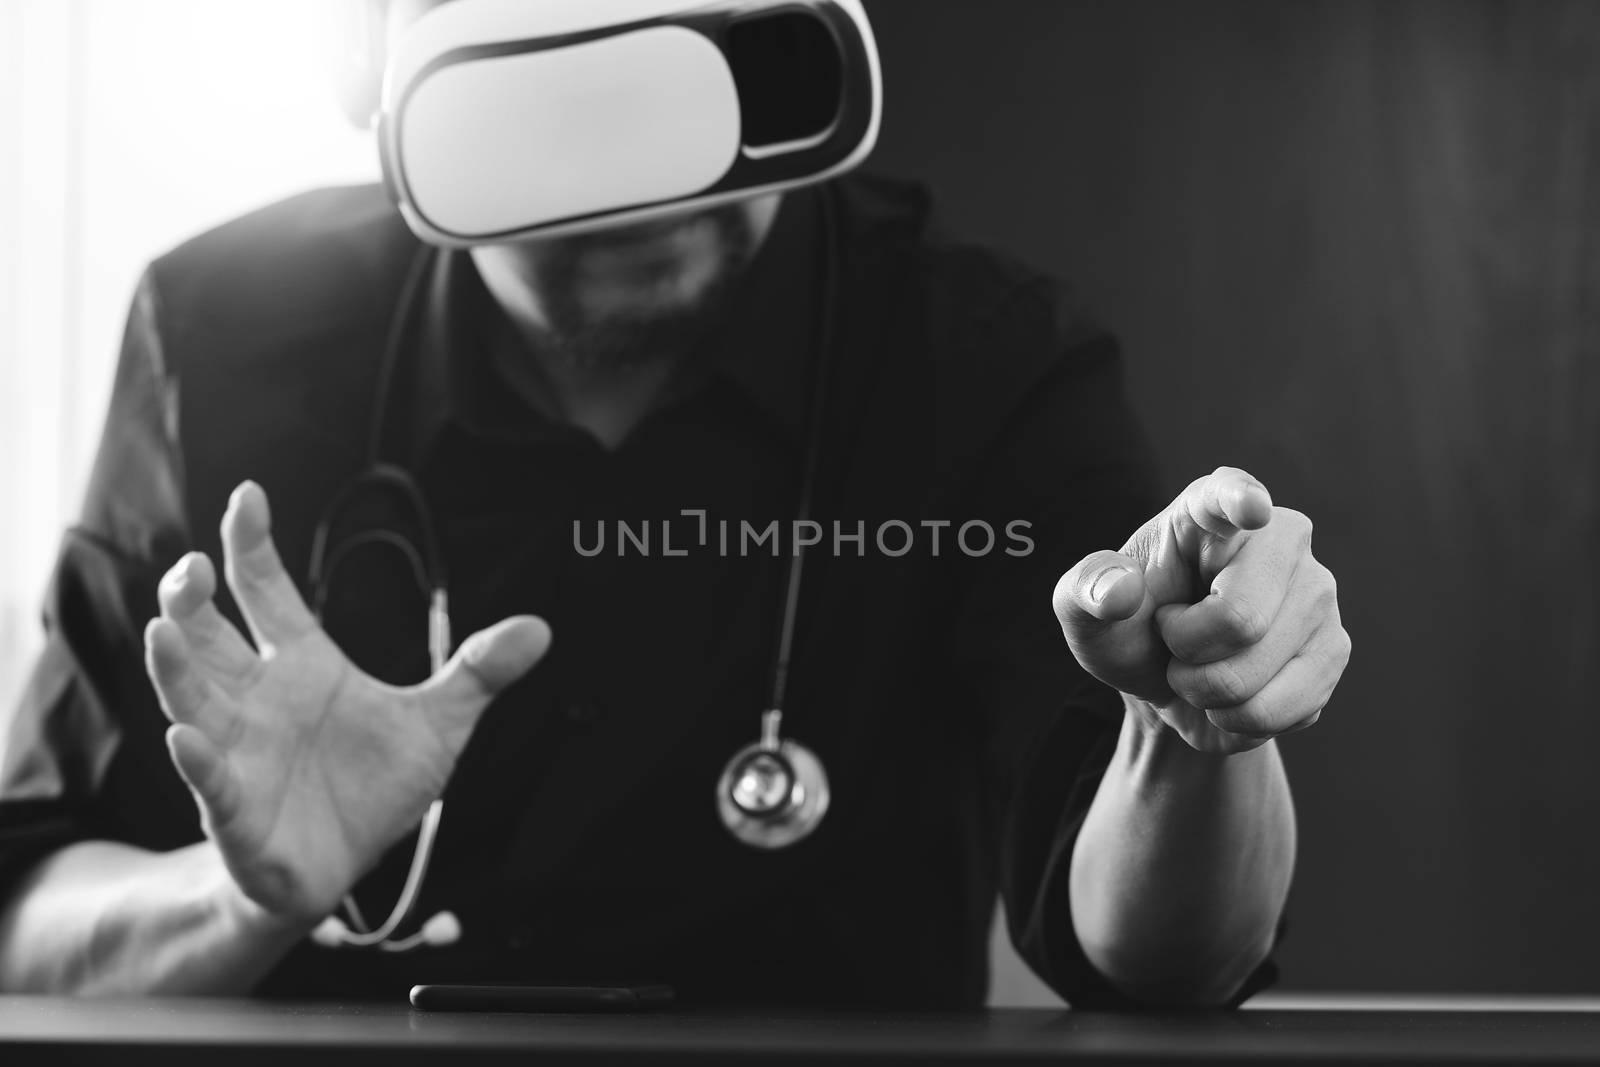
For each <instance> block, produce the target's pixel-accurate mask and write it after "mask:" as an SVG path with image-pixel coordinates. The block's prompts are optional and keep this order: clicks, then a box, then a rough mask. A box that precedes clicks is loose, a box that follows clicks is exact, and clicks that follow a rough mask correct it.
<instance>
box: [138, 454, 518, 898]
mask: <svg viewBox="0 0 1600 1067" xmlns="http://www.w3.org/2000/svg"><path fill="white" fill-rule="evenodd" d="M222 541H223V553H224V559H225V571H226V575H227V581H228V586H229V588H230V589H231V590H232V591H233V595H234V598H235V599H236V600H237V601H238V604H239V607H240V610H241V611H242V612H243V614H244V617H245V622H246V623H247V624H248V626H249V629H250V634H251V637H252V638H253V639H254V642H255V647H254V648H252V647H251V645H250V644H249V643H248V642H246V641H245V639H244V637H243V636H242V635H241V634H240V633H239V631H238V630H237V629H236V628H235V627H234V626H233V624H232V623H230V622H229V621H228V620H227V619H225V618H224V617H223V616H222V614H221V613H220V612H219V611H218V610H217V608H216V606H215V604H214V603H213V602H212V597H213V595H214V594H215V592H216V571H215V568H214V567H213V566H212V564H211V561H210V560H209V559H207V558H206V557H205V556H204V555H201V554H200V553H190V554H189V555H188V556H185V557H184V558H183V559H182V560H180V561H179V562H178V563H177V565H175V566H174V567H173V568H172V570H171V571H169V572H168V574H167V576H166V578H165V579H164V580H163V581H162V583H161V590H160V602H161V615H160V617H158V618H156V619H153V620H152V621H151V623H150V625H149V627H148V628H147V629H146V632H145V647H146V664H147V666H148V668H149V673H150V677H151V680H152V681H153V682H154V683H155V687H156V692H157V695H158V696H159V697H160V700H161V706H162V709H163V710H164V711H165V712H166V713H167V716H168V718H170V719H171V720H172V722H173V725H172V726H171V728H169V730H168V732H167V745H168V748H169V750H170V751H171V754H172V760H173V763H174V764H175V765H176V766H177V769H178V773H179V774H181V775H182V776H183V779H184V781H185V782H187V783H188V785H189V788H190V790H191V791H192V792H193V793H194V796H195V801H196V803H197V805H198V806H199V809H200V814H201V820H202V823H203V825H204V827H205V831H206V833H207V835H208V836H210V837H211V839H212V840H213V841H214V842H215V843H216V845H217V847H218V848H219V850H220V851H221V853H222V855H223V858H224V860H225V861H226V862H227V865H228V869H229V871H230V872H231V873H232V875H233V877H234V879H235V880H236V881H237V882H238V883H239V886H240V888H242V889H243V890H244V892H245V893H246V894H247V895H248V896H250V897H251V898H252V899H253V900H255V901H256V902H257V903H258V904H260V905H261V906H262V907H263V908H265V909H266V910H268V911H270V912H272V913H275V914H278V915H281V916H285V917H291V918H296V919H302V920H314V919H317V918H320V917H322V916H324V915H326V914H328V913H329V912H331V911H332V910H333V909H334V907H336V906H337V904H338V902H339V900H340V899H341V898H342V897H343V896H344V894H345V893H346V892H347V891H348V890H349V889H350V887H351V886H352V885H353V884H354V883H355V882H356V880H357V879H359V878H360V877H361V875H362V874H363V873H365V872H366V871H367V870H368V869H369V868H370V867H371V866H372V865H373V864H374V863H376V862H377V860H378V858H379V857H380V856H382V855H383V853H384V851H385V850H386V849H387V848H388V847H389V846H390V845H392V844H394V843H395V842H396V841H397V840H399V839H400V838H401V837H402V836H404V835H405V834H406V833H407V832H408V831H410V830H411V829H412V828H413V827H414V826H416V824H417V822H418V821H419V820H420V819H421V817H422V814H423V812H424V811H425V810H426V809H427V807H428V804H429V803H430V802H431V801H433V800H434V799H435V798H436V797H438V796H439V795H440V794H441V793H442V792H443V791H444V787H445V783H446V782H447V781H448V779H449V777H450V773H451V771H452V770H453V769H454V767H455V763H456V759H457V757H458V756H459V755H460V753H461V750H462V749H463V748H464V747H465V746H466V743H467V739H468V737H469V736H471V733H472V729H473V727H474V725H476V723H477V721H478V718H479V716H480V715H481V714H482V712H483V710H484V708H486V707H487V706H488V704H489V702H490V700H492V699H493V697H494V696H495V694H497V693H498V692H499V691H500V690H501V689H503V688H505V686H507V685H509V684H510V683H511V682H513V681H515V680H516V679H517V678H519V677H521V676H522V675H523V674H524V673H525V672H526V671H527V670H528V669H529V668H531V667H532V666H533V665H534V664H535V663H536V662H538V660H539V658H540V657H541V656H542V655H543V654H544V652H545V649H546V648H548V647H549V643H550V631H549V628H548V627H547V626H546V625H545V624H544V623H543V622H542V621H541V620H539V619H537V618H533V617H531V616H519V617H516V618H511V619H507V620H505V621H503V622H501V623H499V624H497V625H496V626H494V627H491V628H490V629H488V630H485V631H483V632H481V633H479V634H476V635H474V636H473V637H471V638H468V639H467V640H466V641H465V642H463V643H462V645H461V648H460V649H459V650H458V651H457V652H456V655H455V656H454V658H453V659H451V661H450V662H449V664H448V665H447V666H446V667H445V668H444V669H443V670H441V671H440V672H439V673H437V674H436V675H434V676H433V677H432V678H431V679H429V680H428V681H427V682H424V683H423V684H421V685H418V686H412V687H409V688H399V687H395V686H390V685H386V684H384V683H382V682H380V681H378V680H376V679H374V678H372V677H371V676H370V675H367V674H365V673H363V672H362V671H360V670H359V669H357V668H356V667H355V666H354V665H353V664H352V663H351V662H350V660H349V659H348V658H347V657H346V656H345V655H344V653H342V652H341V651H340V650H339V648H338V647H337V646H336V645H335V644H334V643H333V641H332V640H331V639H330V638H329V637H328V635H327V634H326V633H325V632H324V631H323V629H322V627H321V626H319V625H318V624H317V621H316V619H315V618H314V617H313V616H312V614H311V612H310V611H309V610H308V609H307V607H306V605H305V603H304V601H303V600H302V599H301V597H300V595H299V592H298V591H297V590H296V589H295V586H294V583H293V582H292V581H291V580H290V579H289V576H288V574H287V573H286V572H285V571H284V568H283V565H282V563H281V561H280V560H279V558H278V553H277V550H276V548H275V547H274V546H273V543H272V537H271V518H270V514H269V511H268V507H267V498H266V494H265V493H263V492H262V490H261V489H260V487H259V486H256V485H254V484H253V483H249V482H246V483H245V484H243V485H241V486H240V487H239V488H238V489H236V490H235V491H234V494H233V497H232V499H231V500H230V501H229V504H228V511H227V514H226V515H225V516H224V518H223V521H222Z"/></svg>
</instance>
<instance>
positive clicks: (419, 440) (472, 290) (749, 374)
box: [386, 189, 819, 459]
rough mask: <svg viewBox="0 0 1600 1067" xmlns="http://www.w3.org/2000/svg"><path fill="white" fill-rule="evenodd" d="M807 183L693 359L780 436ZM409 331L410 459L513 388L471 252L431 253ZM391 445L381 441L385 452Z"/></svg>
mask: <svg viewBox="0 0 1600 1067" xmlns="http://www.w3.org/2000/svg"><path fill="white" fill-rule="evenodd" d="M816 197H817V193H816V191H815V190H813V189H805V190H798V191H795V192H790V193H788V194H786V195H785V196H784V198H783V200H782V202H781V203H780V205H779V208H778V212H777V216H776V218H775V219H774V220H773V223H772V227H771V229H770V230H769V231H768V233H767V238H766V240H765V241H764V242H763V243H762V246H761V249H760V250H759V251H758V252H757V253H756V256H755V258H754V259H753V260H752V261H751V263H750V264H749V266H748V267H746V268H745V272H744V276H743V277H742V278H740V279H739V280H738V281H737V282H736V283H735V286H734V290H733V292H732V293H731V294H730V295H729V297H728V305H727V309H726V311H725V313H724V314H723V316H722V317H721V320H720V321H719V322H718V323H717V324H716V325H714V326H713V327H712V328H711V330H710V331H709V332H708V334H707V336H706V339H705V341H704V342H702V344H703V348H702V350H701V359H700V360H696V362H697V363H699V364H700V365H701V366H703V367H704V368H705V369H706V370H707V372H709V375H710V377H711V378H712V380H724V381H727V382H728V383H730V384H731V385H732V386H734V388H735V389H737V390H738V391H739V392H740V393H742V394H744V395H745V396H746V397H747V398H748V399H750V400H751V401H753V402H754V403H755V404H756V405H757V406H758V407H760V408H761V409H763V410H764V411H765V412H767V413H768V414H769V415H770V416H772V417H773V418H775V419H776V420H777V422H778V424H779V425H781V426H782V427H783V428H784V429H785V430H786V431H788V432H789V433H790V434H792V435H794V436H796V437H798V436H799V435H800V434H802V433H803V432H804V430H805V421H806V412H807V405H808V403H809V400H810V392H811V390H810V388H809V385H808V382H809V372H810V362H811V356H812V349H813V348H814V331H815V329H816V324H817V318H818V316H817V315H816V314H815V305H816V301H817V293H816V288H817V286H816V279H817V269H816V257H817V255H818V246H819V242H818V240H817V226H818V218H817V216H818V206H817V203H816ZM420 296H421V298H422V306H421V307H420V308H418V309H415V312H414V313H416V314H417V315H418V319H417V320H416V321H417V323H418V328H417V330H416V332H415V333H414V334H413V342H412V344H410V345H408V346H406V347H407V352H406V354H405V356H404V357H403V358H404V359H405V360H406V366H405V367H402V368H399V369H398V370H399V373H398V375H397V393H399V394H403V395H404V396H405V397H406V399H405V400H404V401H403V402H402V401H398V400H397V401H394V402H395V403H397V405H398V404H399V403H404V404H405V407H403V408H397V409H398V410H405V411H407V413H408V418H407V419H406V423H407V425H408V426H409V427H410V429H411V433H412V435H413V436H412V446H413V449H414V453H413V456H412V458H413V459H415V458H416V456H417V455H418V454H420V452H421V451H423V450H425V449H426V448H427V446H428V444H429V443H430V442H431V441H432V440H434V438H435V437H436V436H437V435H438V433H439V432H440V431H441V430H442V429H443V428H444V426H445V425H446V424H448V423H458V424H461V425H463V426H466V427H471V428H474V429H487V428H489V426H490V425H494V424H503V423H504V421H505V420H504V414H505V411H506V405H507V402H508V401H509V399H510V398H511V397H512V396H514V395H516V394H514V392H513V391H512V390H510V389H508V388H505V387H504V385H503V384H502V383H501V380H500V375H499V373H498V372H497V371H496V370H495V364H494V360H493V358H492V353H493V346H494V345H496V344H497V343H504V338H503V337H501V336H499V334H503V333H504V332H505V331H509V330H510V328H511V327H510V324H509V323H508V322H507V321H506V320H505V313H504V312H503V311H502V310H501V309H500V307H499V306H498V305H497V304H496V303H495V302H494V299H493V297H492V296H490V294H489V292H488V290H487V288H486V287H485V286H484V284H483V279H482V278H481V277H480V276H479V274H478V270H477V267H476V266H475V265H474V264H473V261H472V257H471V255H470V254H469V253H468V252H466V251H464V250H447V251H438V252H435V253H433V262H432V263H431V264H430V265H429V267H428V269H427V275H426V277H425V278H424V279H423V285H422V292H421V294H420ZM520 406H521V407H522V408H523V409H524V410H523V411H520V412H518V414H517V418H516V422H517V423H518V424H519V428H520V429H525V430H527V431H529V432H534V433H537V432H539V431H541V430H542V431H549V430H550V429H552V427H551V424H550V423H549V420H548V419H547V418H546V417H545V416H543V415H541V414H539V413H538V412H536V411H534V410H533V409H532V408H531V407H527V406H526V405H525V404H522V405H520ZM394 447H395V443H394V442H388V443H386V450H387V452H388V453H389V454H392V452H393V450H394Z"/></svg>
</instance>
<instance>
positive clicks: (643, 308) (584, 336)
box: [535, 204, 757, 372]
mask: <svg viewBox="0 0 1600 1067" xmlns="http://www.w3.org/2000/svg"><path fill="white" fill-rule="evenodd" d="M692 225H695V226H705V227H708V228H710V229H711V231H712V236H711V244H712V247H713V248H714V249H715V253H714V261H713V262H712V263H711V264H710V266H709V270H708V276H707V277H706V279H705V280H704V281H702V282H701V283H700V284H699V286H698V287H697V289H696V291H695V292H694V293H693V294H692V295H686V296H681V297H680V296H677V295H676V294H672V293H671V290H673V289H674V288H676V287H679V286H681V285H682V278H681V276H680V275H681V273H682V270H683V267H684V264H682V263H674V262H670V261H668V262H663V264H662V265H661V268H660V276H659V277H658V278H654V279H652V278H650V277H649V275H650V273H651V268H649V267H640V268H639V270H638V273H639V275H640V277H638V278H636V279H633V281H634V282H636V283H637V287H638V288H639V290H640V294H639V295H641V296H642V295H644V294H645V293H647V292H648V291H649V290H650V289H651V287H652V286H654V287H656V292H655V294H654V296H655V298H654V299H641V300H640V301H638V303H639V305H640V306H637V307H621V308H615V307H614V308H605V309H603V310H601V309H596V308H594V307H592V306H589V305H588V302H586V301H585V299H584V295H585V294H584V284H585V282H586V281H588V280H590V279H589V277H588V275H589V274H590V273H592V271H593V267H592V265H591V264H589V263H588V262H587V261H589V260H591V259H592V258H593V257H595V256H598V255H619V253H617V252H616V251H615V250H614V249H610V248H609V247H608V246H609V244H610V243H611V242H613V241H615V237H614V236H613V235H608V234H604V233H601V234H593V235H590V234H580V235H578V236H576V237H571V238H567V239H565V240H563V241H562V242H560V244H558V245H556V246H554V247H552V248H551V249H549V250H548V254H547V255H545V256H543V257H542V258H541V259H540V261H539V262H538V264H537V266H536V268H535V269H536V274H535V277H536V280H537V285H538V292H539V293H540V295H541V298H542V310H543V311H544V316H545V322H546V325H547V328H548V330H549V333H548V335H547V337H546V338H545V341H546V343H547V344H548V345H549V346H550V350H551V351H552V352H554V353H555V354H557V355H558V356H559V357H560V358H561V359H562V360H564V361H565V362H566V363H567V364H568V365H569V366H572V367H574V368H579V369H582V370H585V371H601V372H605V371H625V370H628V369H630V368H634V367H638V366H642V365H644V364H648V363H653V362H656V361H658V360H661V359H665V358H675V357H677V356H679V355H681V354H682V353H684V352H686V351H688V350H690V349H692V348H693V347H694V346H695V344H696V343H698V342H699V341H700V340H701V338H702V337H703V336H704V335H705V333H706V332H707V330H708V328H709V327H710V326H711V324H713V323H714V322H715V321H716V320H717V318H718V316H719V314H720V313H721V312H722V310H723V308H724V307H725V305H726V304H727V303H728V298H729V297H730V295H731V294H732V293H733V291H734V289H735V288H736V287H737V285H738V282H739V280H740V278H741V277H742V276H743V273H744V268H745V267H747V266H748V265H749V263H750V260H751V259H752V258H754V256H755V251H756V244H757V237H756V232H755V228H754V226H753V224H752V223H751V220H750V218H749V216H748V215H747V214H746V212H745V211H744V210H743V208H742V207H741V206H740V205H738V204H724V205H722V206H721V207H717V208H713V209H711V210H710V211H707V212H703V213H701V214H699V215H697V216H695V218H694V220H693V222H692ZM624 269H625V270H628V269H632V267H631V266H629V265H625V266H624Z"/></svg>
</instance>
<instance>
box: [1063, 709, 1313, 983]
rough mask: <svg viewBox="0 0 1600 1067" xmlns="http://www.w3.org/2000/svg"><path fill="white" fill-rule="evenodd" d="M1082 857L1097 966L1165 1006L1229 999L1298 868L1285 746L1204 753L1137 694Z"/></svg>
mask: <svg viewBox="0 0 1600 1067" xmlns="http://www.w3.org/2000/svg"><path fill="white" fill-rule="evenodd" d="M1127 703H1128V708H1127V711H1126V714H1125V715H1124V721H1123V726H1122V735H1121V737H1120V738H1119V740H1118V744H1117V750H1116V753H1115V755H1113V757H1112V759H1111V764H1110V766H1109V767H1108V768H1107V770H1106V774H1105V778H1104V779H1103V781H1102V782H1101V784H1100V788H1099V791H1098V792H1097V793H1096V794H1095V799H1094V802H1093V804H1092V805H1091V806H1090V809H1089V813H1088V816H1087V817H1086V819H1085V821H1084V825H1083V830H1082V832H1081V834H1080V835H1079V838H1078V842H1077V845H1076V847H1075V849H1074V851H1073V855H1072V872H1071V899H1072V922H1073V928H1074V930H1075V931H1076V932H1077V936H1078V940H1079V943H1080V944H1081V945H1082V946H1083V948H1084V951H1085V953H1086V954H1087V955H1088V958H1089V960H1090V962H1091V963H1093V964H1094V965H1095V967H1096V968H1098V969H1099V970H1100V971H1101V973H1103V974H1104V975H1106V977H1107V978H1108V979H1109V980H1110V981H1111V982H1112V984H1114V985H1115V986H1117V987H1118V988H1119V989H1121V990H1122V991H1123V992H1124V993H1127V994H1128V995H1130V996H1133V997H1135V998H1137V999H1140V1000H1143V1001H1148V1002H1152V1003H1179V1004H1217V1003H1221V1002H1223V1001H1225V1000H1227V998H1228V997H1229V996H1231V995H1232V994H1233V993H1234V992H1236V991H1237V990H1238V988H1239V986H1240V985H1241V984H1242V983H1243V982H1244V980H1245V979H1246V978H1248V977H1249V975H1250V973H1251V972H1252V971H1253V970H1254V969H1255V967H1256V965H1257V964H1259V963H1260V962H1261V960H1262V959H1263V958H1265V956H1266V953H1267V951H1268V950H1269V949H1270V948H1271V945H1272V938H1273V934H1274V931H1275V929H1276V926H1277V922H1278V918H1279V915H1280V914H1281V912H1282V910H1283V903H1284V899H1285V897H1286V896H1287V895H1288V892H1289V882H1290V879H1291V877H1292V875H1293V873H1294V854H1295V823H1294V806H1293V802H1292V801H1291V799H1290V796H1289V785H1288V780H1287V778H1286V777H1285V775H1284V771H1283V762H1282V760H1281V758H1280V757H1279V754H1278V750H1277V745H1276V744H1275V743H1273V742H1268V743H1267V744H1265V745H1262V746H1261V747H1259V748H1256V749H1253V750H1251V751H1249V752H1244V753H1240V754H1237V755H1232V756H1217V755H1209V754H1205V753H1200V752H1197V751H1195V750H1194V749H1192V748H1191V747H1189V745H1187V744H1186V743H1185V742H1184V741H1183V739H1182V738H1180V737H1178V736H1177V735H1176V734H1175V733H1173V732H1171V731H1170V730H1166V729H1165V728H1163V727H1161V726H1160V724H1159V722H1157V721H1156V720H1155V717H1154V715H1153V713H1151V712H1150V711H1149V710H1148V708H1147V707H1145V706H1144V705H1141V704H1138V703H1137V702H1133V701H1131V700H1130V701H1127Z"/></svg>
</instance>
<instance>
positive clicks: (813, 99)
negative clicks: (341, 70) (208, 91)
mask: <svg viewBox="0 0 1600 1067" xmlns="http://www.w3.org/2000/svg"><path fill="white" fill-rule="evenodd" d="M881 112H882V79H881V75H880V72H879V65H878V54H877V48H876V45H875V43H874V41H873V37H872V29H871V27H870V26H869V25H868V23H867V18H866V14H865V12H864V11H863V10H862V8H861V5H860V2H859V0H715V2H711V3H707V2H706V0H451V2H449V3H446V4H443V5H441V6H439V7H436V8H434V9H432V10H430V11H429V12H427V13H426V14H425V15H423V16H422V17H421V18H420V19H418V20H417V21H416V22H415V23H414V24H413V25H412V26H410V27H408V28H407V29H406V31H405V32H404V34H402V36H401V38H400V40H399V41H398V42H397V43H396V46H395V49H394V51H393V53H392V54H391V55H390V57H389V60H388V63H387V67H386V70H385V73H384V83H383V95H382V103H381V108H380V113H379V123H378V137H379V146H380V152H381V154H382V160H383V171H384V181H385V184H386V185H387V186H388V188H389V190H390V194H391V196H393V198H394V200H395V202H396V203H397V204H398V205H399V207H400V211H401V213H402V214H403V215H404V216H405V219H406V222H407V223H408V224H409V225H410V227H411V229H412V230H413V231H414V232H415V233H416V234H417V236H418V237H420V238H421V239H422V240H424V241H428V242H430V243H433V244H438V245H445V246H450V247H462V246H468V245H474V244H484V243H493V242H502V241H515V240H519V239H523V238H529V237H536V236H539V237H543V236H555V235H558V234H570V233H576V232H581V231H583V230H589V229H599V228H602V227H609V226H616V225H620V224H625V223H632V222H642V221H645V220H648V219H651V218H654V217H658V216H662V215H669V214H675V213H678V212H684V211H688V210H692V209H699V208H704V207H710V206H712V205H716V204H720V203H725V202H728V201H732V200H738V199H743V198H746V197H751V196H756V195H759V194H761V193H767V192H775V191H780V190H784V189H790V188H794V187H796V186H800V185H806V184H810V183H813V182H818V181H822V180H825V179H827V178H830V177H833V176H834V175H837V174H841V173H843V172H845V171H847V170H849V169H850V168H852V167H854V166H855V165H856V164H858V163H860V162H861V160H862V159H864V158H865V157H866V155H867V153H868V152H870V151H871V150H872V146H873V144H874V143H875V142H876V140H877V134H878V125H879V121H880V116H881Z"/></svg>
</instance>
